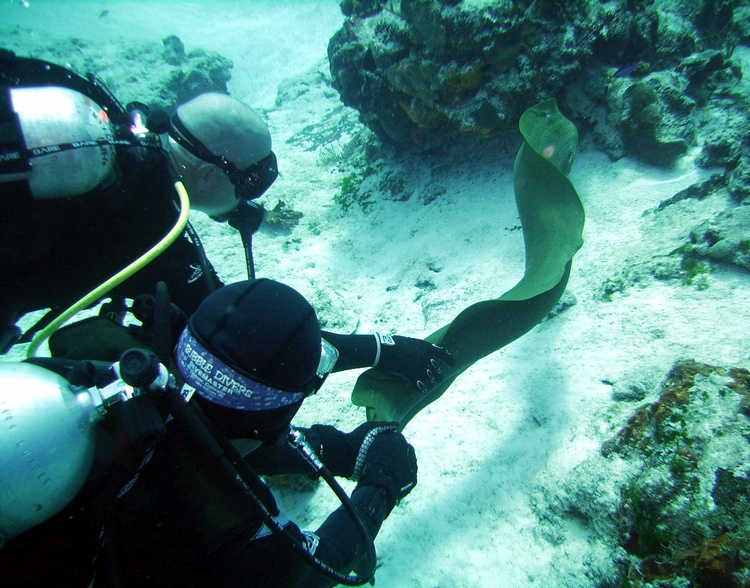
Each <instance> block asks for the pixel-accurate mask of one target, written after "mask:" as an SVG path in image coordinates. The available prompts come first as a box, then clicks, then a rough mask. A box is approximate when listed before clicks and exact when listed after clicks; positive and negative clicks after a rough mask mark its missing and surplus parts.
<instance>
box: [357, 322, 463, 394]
mask: <svg viewBox="0 0 750 588" xmlns="http://www.w3.org/2000/svg"><path fill="white" fill-rule="evenodd" d="M375 338H376V340H377V344H378V353H377V356H376V358H375V363H374V364H373V366H372V367H379V368H380V369H383V370H386V371H389V372H392V373H394V374H397V375H399V376H402V377H404V378H406V379H407V380H408V381H409V383H410V384H411V385H412V386H416V388H417V389H418V390H419V391H420V392H423V393H425V394H426V393H427V392H429V391H430V390H431V389H432V388H433V387H434V386H435V385H436V384H439V383H440V382H442V381H443V378H444V377H445V371H446V370H445V366H454V365H456V360H455V359H453V356H452V355H451V354H450V353H448V351H447V350H446V349H445V348H444V347H439V346H438V345H433V344H432V343H428V342H427V341H424V340H422V339H413V338H412V337H401V336H399V335H384V334H382V333H375Z"/></svg>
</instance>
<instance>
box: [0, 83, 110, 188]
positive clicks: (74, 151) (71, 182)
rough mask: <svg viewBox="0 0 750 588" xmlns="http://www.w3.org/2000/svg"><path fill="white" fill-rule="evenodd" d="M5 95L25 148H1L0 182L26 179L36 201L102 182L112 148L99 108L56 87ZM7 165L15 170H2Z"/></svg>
mask: <svg viewBox="0 0 750 588" xmlns="http://www.w3.org/2000/svg"><path fill="white" fill-rule="evenodd" d="M7 91H8V94H9V96H8V98H9V102H10V107H11V109H12V112H13V114H15V117H14V118H15V119H16V124H17V125H18V131H19V134H20V138H21V140H22V141H23V147H24V148H23V149H17V150H11V149H7V148H5V149H3V153H2V159H0V162H1V163H2V166H3V167H0V172H1V173H0V182H12V181H19V180H26V181H27V182H28V183H29V188H30V190H31V194H32V196H33V197H34V198H36V199H47V198H68V197H70V196H79V195H81V194H85V193H86V192H89V191H91V190H93V189H94V188H96V187H97V186H98V185H99V184H101V183H102V181H103V180H104V179H105V178H106V177H107V176H108V175H109V173H110V172H111V171H112V168H113V165H114V160H115V149H114V147H113V139H114V133H113V129H112V125H111V124H110V121H109V117H108V115H107V113H106V111H104V110H103V109H102V107H101V106H99V104H97V103H96V102H94V101H93V100H92V99H91V98H89V97H88V96H85V95H84V94H82V93H80V92H78V91H77V90H74V89H72V88H64V87H59V86H42V87H23V88H8V90H7ZM13 114H11V115H10V116H13ZM10 164H15V165H14V167H15V168H16V169H6V167H10Z"/></svg>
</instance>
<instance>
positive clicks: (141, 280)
mask: <svg viewBox="0 0 750 588" xmlns="http://www.w3.org/2000/svg"><path fill="white" fill-rule="evenodd" d="M117 151H118V155H117V160H116V167H117V169H116V171H115V173H114V174H113V177H111V178H109V179H108V181H107V182H106V184H105V185H104V186H102V187H100V188H98V189H96V190H94V191H92V192H90V193H88V194H84V195H82V196H76V197H70V198H63V199H52V200H35V199H33V198H32V197H31V195H30V194H29V193H28V191H27V189H26V187H25V184H23V183H14V184H7V183H6V184H2V183H0V194H1V196H0V252H2V254H1V255H0V275H2V276H3V279H2V282H0V312H8V311H21V312H29V311H32V310H38V309H42V308H50V307H60V306H62V307H66V306H68V305H70V304H71V303H73V302H75V301H77V300H78V299H80V298H81V297H82V296H83V295H85V294H87V293H88V292H89V291H91V290H92V289H94V288H95V287H96V286H98V285H99V284H101V283H102V282H104V281H105V280H107V279H108V278H110V277H111V276H112V275H114V274H115V273H117V272H118V271H119V270H121V269H122V268H123V267H125V266H127V265H128V264H130V263H131V262H133V261H135V260H136V259H137V258H138V257H140V256H141V255H142V254H143V253H145V252H146V251H148V250H149V249H150V248H151V247H152V246H153V245H155V244H156V243H157V242H158V241H159V240H160V239H161V238H163V237H164V236H165V235H166V234H167V233H168V232H169V230H170V228H171V227H172V226H173V225H174V223H175V221H176V220H177V218H178V215H179V212H178V209H177V199H176V194H175V190H174V182H173V179H172V177H171V174H170V173H169V169H168V166H167V162H166V160H165V157H164V155H163V154H162V153H160V152H159V151H156V150H152V151H153V153H149V154H148V155H149V157H148V158H147V159H146V160H145V161H143V160H141V159H139V158H137V157H136V154H135V151H134V148H121V147H118V149H117ZM60 181H61V182H62V181H64V178H61V180H60ZM158 280H163V281H165V282H166V283H167V286H168V287H169V292H170V296H171V298H172V301H173V302H174V303H175V304H177V305H178V306H179V307H180V308H181V309H182V310H183V311H185V312H186V313H188V314H190V313H192V312H193V311H194V310H195V308H196V307H197V306H198V304H199V303H200V302H201V301H202V300H203V299H204V298H205V297H206V296H207V295H208V294H209V293H210V292H212V291H213V290H214V289H215V288H216V287H218V286H219V285H220V281H219V280H218V278H217V277H216V275H215V273H214V271H213V268H212V267H211V266H210V264H209V263H208V262H207V261H205V256H204V254H203V250H202V248H201V247H200V244H199V243H193V242H192V241H191V239H190V237H189V236H188V234H187V233H183V235H182V236H181V237H179V238H178V239H177V240H176V241H175V242H174V243H173V244H172V245H171V246H170V247H169V249H167V250H166V251H165V252H164V253H162V254H161V255H160V256H159V257H158V258H157V259H156V260H155V261H153V262H152V263H151V264H149V265H148V266H146V267H145V268H144V269H141V270H140V271H139V272H138V273H137V274H135V276H133V277H132V278H130V279H129V280H127V281H126V282H124V283H123V284H121V285H120V286H118V287H117V288H116V289H114V290H113V291H112V292H110V293H109V294H107V295H108V296H111V295H114V296H122V297H127V298H135V297H136V296H138V295H140V294H144V293H153V292H154V286H155V283H156V282H157V281H158Z"/></svg>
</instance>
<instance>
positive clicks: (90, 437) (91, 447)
mask: <svg viewBox="0 0 750 588" xmlns="http://www.w3.org/2000/svg"><path fill="white" fill-rule="evenodd" d="M101 418H102V417H101V414H100V412H99V410H98V409H97V406H96V405H95V402H94V399H93V398H92V396H91V394H90V393H89V391H88V390H86V389H82V390H80V391H76V389H75V388H73V387H72V386H71V385H70V384H69V383H68V381H67V380H65V378H63V377H62V376H60V375H58V374H56V373H54V372H52V371H49V370H47V369H45V368H43V367H40V366H37V365H33V364H28V363H16V362H0V546H2V544H3V543H4V542H5V541H7V540H10V539H12V538H13V537H15V536H17V535H19V534H21V533H23V532H24V531H26V530H28V529H30V528H32V527H34V526H36V525H38V524H40V523H42V522H44V521H45V520H47V519H48V518H50V517H51V516H53V515H55V514H57V513H58V512H59V511H60V510H62V509H63V508H64V507H65V506H66V505H67V504H68V503H69V502H70V501H71V500H72V499H73V497H74V496H75V495H76V494H77V493H78V491H79V490H80V489H81V487H82V486H83V484H84V482H85V481H86V478H87V476H88V474H89V472H90V470H91V466H92V463H93V459H94V453H95V449H96V439H95V422H96V421H98V420H100V419H101Z"/></svg>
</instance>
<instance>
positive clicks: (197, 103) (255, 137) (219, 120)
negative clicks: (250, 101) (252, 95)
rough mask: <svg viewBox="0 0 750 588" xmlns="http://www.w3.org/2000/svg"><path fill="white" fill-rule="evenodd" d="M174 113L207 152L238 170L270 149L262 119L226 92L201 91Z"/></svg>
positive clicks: (267, 133) (263, 155)
mask: <svg viewBox="0 0 750 588" xmlns="http://www.w3.org/2000/svg"><path fill="white" fill-rule="evenodd" d="M177 116H179V118H180V121H181V122H182V124H183V125H185V127H186V128H187V130H188V131H190V133H192V134H193V135H194V136H195V137H196V138H197V139H198V140H199V141H200V142H201V143H203V145H205V146H206V147H207V148H208V149H209V151H211V153H213V154H214V155H219V156H222V157H224V158H226V159H228V160H229V161H231V162H232V163H233V164H234V165H235V166H236V167H237V168H238V169H240V170H243V169H246V168H247V167H248V166H250V165H252V164H253V163H257V162H258V161H260V160H261V159H263V158H264V157H266V156H267V155H268V154H269V153H271V133H270V132H269V130H268V126H266V123H264V122H263V120H262V119H261V118H260V116H258V114H257V113H256V112H255V111H254V110H253V109H252V108H250V107H249V106H247V105H245V104H243V103H242V102H240V101H239V100H236V99H234V98H232V97H230V96H227V95H226V94H218V93H215V92H208V93H206V94H201V95H200V96H197V97H195V98H193V99H192V100H190V101H188V102H186V103H185V104H183V105H182V106H180V107H179V108H177Z"/></svg>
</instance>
